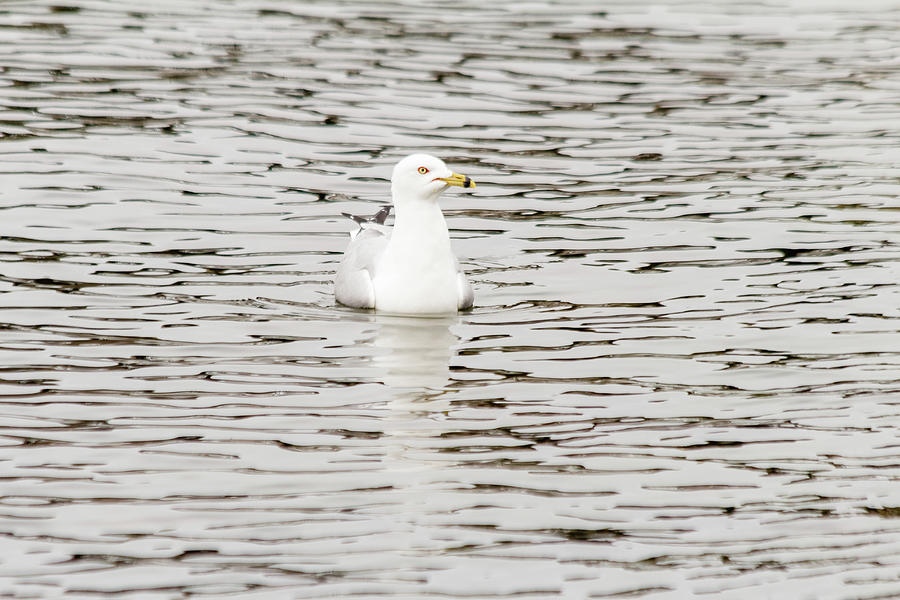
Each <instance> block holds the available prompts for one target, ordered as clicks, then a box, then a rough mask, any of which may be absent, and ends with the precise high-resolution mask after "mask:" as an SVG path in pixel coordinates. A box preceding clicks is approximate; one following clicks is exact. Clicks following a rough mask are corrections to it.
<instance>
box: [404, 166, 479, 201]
mask: <svg viewBox="0 0 900 600" xmlns="http://www.w3.org/2000/svg"><path fill="white" fill-rule="evenodd" d="M451 185H456V186H459V187H464V188H474V187H475V182H474V181H472V180H471V179H470V178H468V177H466V176H465V175H460V174H459V173H454V172H453V171H451V170H450V168H449V167H447V165H445V164H444V161H442V160H441V159H439V158H437V157H434V156H431V155H430V154H412V155H410V156H407V157H406V158H404V159H403V160H401V161H400V162H398V163H397V165H396V166H395V167H394V172H393V174H392V175H391V191H392V192H393V195H394V202H395V203H396V202H397V201H398V200H422V201H435V200H437V198H438V196H440V195H441V193H442V192H444V191H445V190H446V189H447V188H449V187H450V186H451Z"/></svg>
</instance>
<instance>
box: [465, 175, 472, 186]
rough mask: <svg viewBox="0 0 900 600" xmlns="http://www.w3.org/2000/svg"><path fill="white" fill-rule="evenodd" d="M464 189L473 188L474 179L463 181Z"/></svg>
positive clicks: (467, 178)
mask: <svg viewBox="0 0 900 600" xmlns="http://www.w3.org/2000/svg"><path fill="white" fill-rule="evenodd" d="M463 187H464V188H467V187H472V179H471V178H469V177H466V178H465V180H464V181H463Z"/></svg>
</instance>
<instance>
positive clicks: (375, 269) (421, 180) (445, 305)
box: [334, 154, 475, 315]
mask: <svg viewBox="0 0 900 600" xmlns="http://www.w3.org/2000/svg"><path fill="white" fill-rule="evenodd" d="M451 185H455V186H460V187H464V188H474V187H475V182H474V181H472V180H471V179H469V178H468V177H466V176H465V175H459V174H458V173H454V172H453V171H451V170H450V169H449V168H448V167H447V165H445V164H444V161H442V160H441V159H439V158H435V157H434V156H430V155H428V154H413V155H411V156H407V157H406V158H404V159H403V160H401V161H400V162H399V163H397V165H396V166H395V167H394V172H393V174H392V175H391V195H392V198H393V202H394V212H395V216H394V227H393V229H391V228H389V227H386V226H385V225H384V220H385V219H386V218H387V215H388V213H389V212H390V208H389V207H386V208H383V209H382V210H380V211H378V213H377V214H375V216H374V217H372V218H371V219H363V218H360V217H352V216H350V215H347V216H349V217H350V218H352V219H353V220H354V221H356V222H357V223H358V224H359V229H358V230H357V231H355V232H353V233H351V234H350V245H349V246H347V250H346V251H345V252H344V258H343V259H342V260H341V265H340V266H339V267H338V271H337V275H336V277H335V279H334V297H335V300H337V301H338V302H339V303H341V304H344V305H346V306H351V307H354V308H374V309H375V310H377V311H380V312H388V313H394V314H406V315H428V314H447V313H455V312H457V311H459V310H465V309H468V308H471V307H472V303H473V301H474V294H473V292H472V285H471V284H470V283H469V280H468V279H466V274H465V272H463V270H462V268H461V267H460V266H459V261H457V260H456V256H454V255H453V251H452V250H451V248H450V233H449V232H448V231H447V223H446V222H445V221H444V214H443V213H442V212H441V207H440V206H439V205H438V197H439V196H440V195H441V194H442V193H443V192H444V191H445V190H447V189H448V188H449V187H450V186H451Z"/></svg>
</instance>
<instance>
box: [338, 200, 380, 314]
mask: <svg viewBox="0 0 900 600" xmlns="http://www.w3.org/2000/svg"><path fill="white" fill-rule="evenodd" d="M390 211H391V207H390V206H386V207H384V208H382V209H381V210H379V211H378V212H377V213H375V215H373V216H372V217H371V218H369V219H366V218H363V217H356V216H353V215H345V216H347V217H349V218H351V219H353V221H354V222H356V223H358V224H359V229H358V230H356V231H354V232H353V233H351V234H350V244H349V245H348V246H347V250H346V251H345V252H344V257H343V259H342V260H341V264H340V266H339V267H338V271H337V275H336V276H335V278H334V298H335V300H337V301H338V302H339V303H340V304H343V305H345V306H350V307H353V308H375V286H374V285H373V284H372V279H373V278H374V276H375V265H377V264H378V259H379V258H381V254H382V253H383V252H384V249H385V247H386V246H387V243H388V240H389V239H390V236H389V235H388V231H389V230H388V229H387V228H386V227H384V221H385V219H386V218H387V216H388V214H389V213H390Z"/></svg>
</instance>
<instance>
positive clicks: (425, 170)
mask: <svg viewBox="0 0 900 600" xmlns="http://www.w3.org/2000/svg"><path fill="white" fill-rule="evenodd" d="M427 172H428V169H426V168H425V167H419V173H421V174H422V175H424V174H426V173H427Z"/></svg>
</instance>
